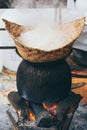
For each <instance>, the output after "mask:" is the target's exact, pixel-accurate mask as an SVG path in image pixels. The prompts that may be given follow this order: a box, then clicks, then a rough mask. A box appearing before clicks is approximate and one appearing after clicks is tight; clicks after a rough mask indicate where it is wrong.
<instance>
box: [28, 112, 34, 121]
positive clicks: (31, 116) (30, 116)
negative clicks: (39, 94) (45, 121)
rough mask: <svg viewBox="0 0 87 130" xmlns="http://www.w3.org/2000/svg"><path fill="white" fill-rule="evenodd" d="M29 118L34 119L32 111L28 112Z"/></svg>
mask: <svg viewBox="0 0 87 130" xmlns="http://www.w3.org/2000/svg"><path fill="white" fill-rule="evenodd" d="M29 119H30V120H35V116H34V115H33V113H32V112H30V113H29Z"/></svg>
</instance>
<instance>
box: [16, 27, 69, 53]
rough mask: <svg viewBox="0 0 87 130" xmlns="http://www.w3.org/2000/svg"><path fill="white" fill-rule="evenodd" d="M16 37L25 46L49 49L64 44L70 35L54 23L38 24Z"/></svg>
mask: <svg viewBox="0 0 87 130" xmlns="http://www.w3.org/2000/svg"><path fill="white" fill-rule="evenodd" d="M18 39H19V40H20V41H22V44H24V45H25V46H27V47H31V48H36V49H40V50H45V51H51V50H55V49H58V48H61V47H63V46H65V45H66V43H68V42H69V41H70V40H71V37H70V36H69V35H68V34H66V33H64V32H62V31H60V30H59V29H58V27H57V26H56V25H39V26H37V27H33V28H32V29H31V30H28V31H27V32H22V33H21V34H20V36H19V37H18Z"/></svg>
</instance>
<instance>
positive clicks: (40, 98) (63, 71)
mask: <svg viewBox="0 0 87 130" xmlns="http://www.w3.org/2000/svg"><path fill="white" fill-rule="evenodd" d="M17 89H18V92H19V94H20V96H21V97H23V98H24V99H26V100H29V101H34V102H36V103H42V102H45V103H56V102H58V101H60V100H62V99H63V98H65V97H66V96H67V95H68V94H69V92H70V89H71V71H70V67H69V65H68V64H67V62H66V61H65V60H60V61H59V60H58V61H54V62H48V63H31V62H27V61H25V60H23V61H22V62H21V64H20V65H19V67H18V71H17Z"/></svg>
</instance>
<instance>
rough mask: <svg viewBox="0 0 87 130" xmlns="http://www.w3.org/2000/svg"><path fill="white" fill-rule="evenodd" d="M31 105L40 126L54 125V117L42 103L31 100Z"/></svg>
mask: <svg viewBox="0 0 87 130" xmlns="http://www.w3.org/2000/svg"><path fill="white" fill-rule="evenodd" d="M30 106H31V109H32V111H33V112H34V114H35V116H36V122H37V126H38V127H46V128H48V127H51V126H52V124H53V123H52V122H53V121H52V118H51V114H50V113H49V112H48V111H46V110H45V108H44V107H43V105H42V104H40V103H33V102H30Z"/></svg>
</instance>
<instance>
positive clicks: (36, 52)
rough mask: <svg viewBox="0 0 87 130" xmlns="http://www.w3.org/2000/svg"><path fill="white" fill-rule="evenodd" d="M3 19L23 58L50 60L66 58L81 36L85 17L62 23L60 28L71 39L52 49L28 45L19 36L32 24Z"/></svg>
mask: <svg viewBox="0 0 87 130" xmlns="http://www.w3.org/2000/svg"><path fill="white" fill-rule="evenodd" d="M3 21H4V23H5V28H6V30H7V31H8V32H9V34H10V36H11V37H12V38H13V40H14V42H15V44H16V48H17V50H18V52H19V54H20V55H21V57H22V58H23V59H25V60H27V61H30V62H50V61H55V60H59V59H63V58H66V57H67V56H68V55H69V54H70V52H71V49H72V46H73V43H74V41H75V40H76V39H77V38H78V37H79V35H80V34H81V32H82V30H83V27H84V24H85V17H83V18H81V19H77V20H74V21H71V22H69V23H65V24H61V25H60V26H59V27H58V29H59V30H60V31H62V32H64V33H66V34H68V35H69V36H70V37H71V40H70V41H68V43H67V42H66V43H65V44H66V45H65V46H62V47H61V48H57V49H55V50H51V51H46V50H40V49H36V48H31V47H27V46H26V43H25V44H24V43H23V42H22V41H20V40H19V39H18V36H20V34H21V33H23V32H26V31H29V30H31V29H32V27H31V26H23V25H18V24H16V23H13V22H10V21H8V20H6V19H3Z"/></svg>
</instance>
